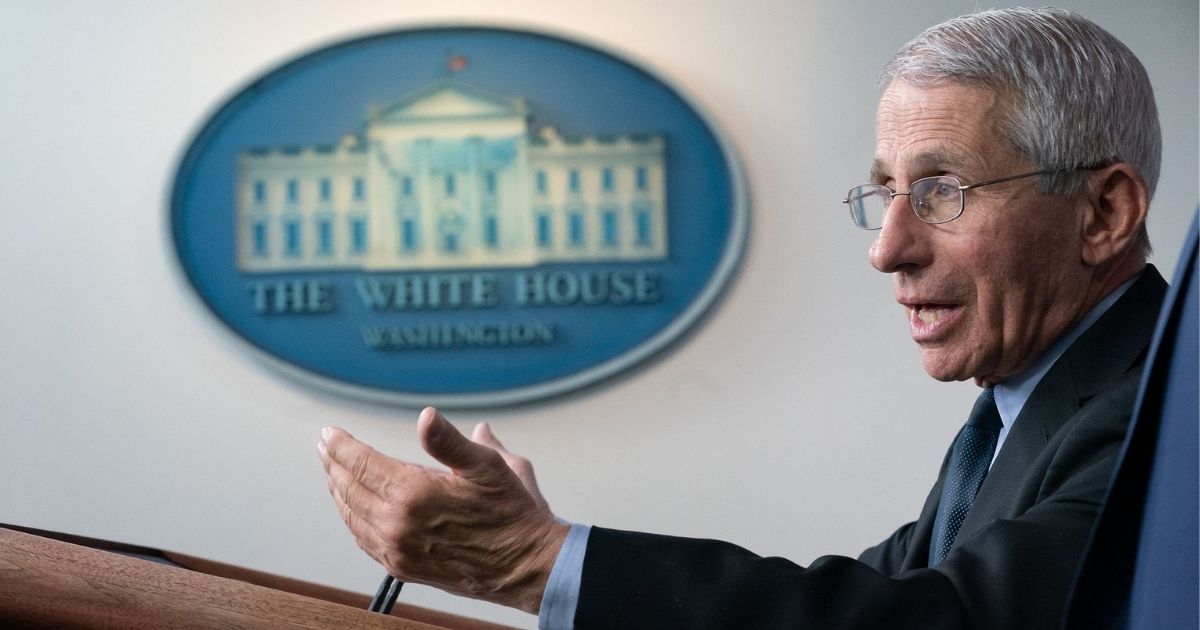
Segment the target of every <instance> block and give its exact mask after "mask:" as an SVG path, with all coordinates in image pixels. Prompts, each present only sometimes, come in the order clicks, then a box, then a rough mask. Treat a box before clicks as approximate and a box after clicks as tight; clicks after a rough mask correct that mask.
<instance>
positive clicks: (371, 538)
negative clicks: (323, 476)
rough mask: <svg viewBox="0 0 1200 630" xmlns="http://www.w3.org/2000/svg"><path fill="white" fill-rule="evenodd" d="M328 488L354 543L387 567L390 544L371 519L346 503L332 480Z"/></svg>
mask: <svg viewBox="0 0 1200 630" xmlns="http://www.w3.org/2000/svg"><path fill="white" fill-rule="evenodd" d="M328 486H329V495H330V496H331V497H333V504H334V506H335V507H336V508H337V511H338V515H339V516H341V517H342V522H344V523H345V524H346V529H349V530H350V535H352V536H353V537H354V542H356V543H357V544H358V547H359V548H360V549H362V550H363V551H364V552H366V554H367V555H368V556H371V558H373V559H374V560H375V561H376V562H378V563H380V564H382V565H384V566H385V567H386V566H387V562H386V558H387V550H388V549H389V548H390V543H389V542H388V541H387V540H385V539H384V538H383V536H382V535H381V534H380V533H379V531H378V530H377V529H376V528H375V526H374V525H373V524H372V522H371V521H370V520H369V519H366V518H363V516H362V515H361V514H359V513H358V512H356V511H355V509H354V507H353V506H351V505H350V504H349V503H347V502H346V499H345V497H344V496H343V495H342V493H341V491H340V490H339V489H338V488H337V487H336V486H335V485H334V483H333V481H332V480H330V481H329V482H328Z"/></svg>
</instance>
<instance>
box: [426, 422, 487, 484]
mask: <svg viewBox="0 0 1200 630" xmlns="http://www.w3.org/2000/svg"><path fill="white" fill-rule="evenodd" d="M417 433H418V435H419V436H420V438H421V447H422V448H424V449H425V452H426V453H429V454H430V455H432V456H433V458H434V459H436V460H438V461H439V462H441V463H442V464H445V465H446V466H449V467H450V469H451V470H453V471H454V472H455V473H456V474H458V475H460V476H463V477H467V478H468V479H472V480H474V481H478V482H491V481H498V479H497V478H496V473H497V470H498V469H502V470H507V469H508V466H507V465H506V464H505V463H504V460H502V459H501V458H500V454H499V453H497V452H496V451H495V450H493V449H492V448H490V447H488V446H484V445H483V444H476V443H475V442H472V441H471V440H468V439H467V438H466V437H465V436H464V435H463V434H462V433H459V432H458V429H456V428H454V425H452V424H450V422H449V421H447V420H446V418H444V417H443V416H442V414H441V413H440V412H438V410H437V409H434V408H433V407H426V408H425V409H424V411H422V412H421V416H420V418H418V419H417Z"/></svg>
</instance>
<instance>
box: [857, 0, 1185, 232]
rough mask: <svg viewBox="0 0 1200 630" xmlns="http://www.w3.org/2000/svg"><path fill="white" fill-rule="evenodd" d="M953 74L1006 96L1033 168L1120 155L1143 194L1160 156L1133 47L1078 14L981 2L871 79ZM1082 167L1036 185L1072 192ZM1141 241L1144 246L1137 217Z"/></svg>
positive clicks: (1003, 127) (1012, 125) (919, 80)
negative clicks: (982, 7) (982, 6)
mask: <svg viewBox="0 0 1200 630" xmlns="http://www.w3.org/2000/svg"><path fill="white" fill-rule="evenodd" d="M896 79H899V80H902V81H904V82H906V83H910V84H912V85H916V86H919V87H926V86H930V85H935V84H944V83H954V84H962V85H975V86H981V87H985V88H988V89H991V90H994V91H996V92H997V93H998V94H999V95H1000V97H1001V99H1004V101H1006V106H1005V107H1004V109H1003V111H1004V112H1005V113H1004V115H1003V116H1004V117H1003V118H1002V119H1001V120H1000V121H999V126H1000V133H1001V135H1002V137H1003V139H1004V141H1005V142H1007V143H1008V145H1009V146H1010V147H1011V148H1012V149H1013V150H1014V151H1015V152H1016V153H1017V154H1018V155H1022V156H1025V157H1027V158H1028V159H1029V160H1030V162H1032V164H1033V165H1034V167H1035V168H1036V169H1037V170H1046V171H1048V170H1056V169H1070V168H1072V167H1076V166H1084V165H1107V164H1111V163H1114V162H1125V163H1127V164H1130V165H1131V166H1133V168H1134V169H1136V170H1137V171H1138V172H1139V173H1140V174H1141V176H1142V177H1143V178H1144V179H1145V180H1146V186H1147V187H1148V189H1149V194H1150V196H1151V197H1153V196H1154V188H1155V186H1156V185H1157V184H1158V172H1159V165H1160V162H1161V160H1162V131H1161V130H1160V129H1159V124H1158V108H1157V107H1156V105H1155V103H1154V91H1153V89H1152V88H1151V87H1150V78H1149V77H1148V76H1147V74H1146V69H1145V68H1144V67H1143V66H1142V63H1141V62H1140V61H1138V58H1137V57H1136V56H1134V54H1133V51H1131V50H1129V48H1128V47H1127V46H1125V44H1122V43H1121V42H1120V41H1119V40H1118V39H1117V38H1116V37H1113V36H1112V34H1111V33H1109V32H1108V31H1106V30H1104V29H1102V28H1100V27H1099V26H1097V25H1096V24H1095V23H1093V22H1091V21H1089V20H1087V19H1086V18H1084V17H1083V16H1081V15H1079V14H1077V13H1073V12H1070V11H1065V10H1062V9H1056V8H1051V7H1047V8H1043V9H1025V8H1014V9H1001V10H991V11H983V12H980V13H975V14H972V15H965V16H962V17H958V18H955V19H953V20H949V21H947V22H943V23H942V24H938V25H937V26H934V27H932V28H930V29H928V30H926V31H925V32H924V33H921V34H920V35H918V36H917V37H916V38H915V39H913V40H912V41H910V42H909V43H907V44H905V45H904V47H903V48H901V49H900V51H899V52H897V53H896V56H895V57H893V58H892V60H891V61H890V62H888V64H887V65H886V66H884V68H883V72H882V73H881V74H880V84H881V85H884V86H886V85H887V84H889V83H891V82H892V81H893V80H896ZM1086 181H1088V180H1087V178H1086V173H1067V174H1058V175H1045V176H1042V177H1039V178H1038V190H1039V191H1040V192H1042V193H1044V194H1057V195H1074V194H1077V193H1079V192H1080V191H1081V190H1082V187H1083V185H1084V182H1086ZM1140 240H1141V242H1140V245H1141V248H1142V250H1143V253H1145V254H1147V255H1148V254H1149V252H1150V240H1149V236H1148V235H1147V234H1146V231H1145V226H1144V225H1143V226H1142V233H1141V235H1140Z"/></svg>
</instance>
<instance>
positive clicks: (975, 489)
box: [318, 9, 1166, 629]
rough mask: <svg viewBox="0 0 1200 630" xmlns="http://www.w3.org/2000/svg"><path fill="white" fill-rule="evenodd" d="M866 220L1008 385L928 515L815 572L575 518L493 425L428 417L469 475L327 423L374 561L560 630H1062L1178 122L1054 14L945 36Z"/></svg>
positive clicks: (441, 447) (938, 356)
mask: <svg viewBox="0 0 1200 630" xmlns="http://www.w3.org/2000/svg"><path fill="white" fill-rule="evenodd" d="M883 84H884V85H885V89H884V92H883V96H882V97H881V99H880V102H879V108H878V115H877V120H876V149H875V158H874V162H873V164H872V166H871V183H869V184H865V185H862V186H856V187H854V188H852V189H850V192H849V194H848V195H847V197H846V199H845V203H846V204H847V205H848V207H849V209H850V215H851V218H852V219H853V221H854V222H855V224H856V225H857V226H858V227H860V228H864V229H868V230H878V236H877V237H876V239H875V241H874V243H873V244H872V245H871V248H870V253H869V258H870V261H871V264H872V265H873V266H874V267H876V268H877V269H879V270H880V271H882V272H885V273H888V274H891V277H892V280H893V287H894V291H895V298H896V300H897V301H898V302H899V303H900V304H901V305H903V306H904V309H905V312H906V314H907V318H908V325H909V331H910V334H911V336H912V338H913V341H915V342H916V343H917V345H918V347H919V348H920V352H921V357H922V362H923V364H924V367H925V370H926V371H927V372H928V373H929V375H930V376H932V377H934V378H936V379H938V380H943V381H948V380H964V379H974V380H975V382H976V383H977V384H978V385H980V386H981V387H983V388H985V389H984V391H983V393H982V395H981V396H980V400H979V401H978V402H977V403H976V405H975V409H974V410H973V411H972V413H971V414H970V418H969V419H968V421H967V424H966V426H964V427H963V429H962V430H961V431H960V433H959V435H958V436H957V437H956V438H955V440H954V443H953V445H952V446H951V449H950V451H949V453H948V454H947V456H946V460H945V462H944V463H943V466H942V471H941V474H940V475H939V478H938V480H937V483H936V484H935V485H934V487H933V490H932V491H931V492H930V495H929V498H928V500H927V501H926V502H925V506H924V508H923V509H922V510H921V513H920V516H919V518H918V519H917V520H916V521H915V522H913V523H910V524H908V525H905V526H903V527H901V528H900V529H898V530H897V531H896V532H895V533H894V534H893V535H892V536H891V537H889V538H888V539H887V540H885V541H883V542H882V543H881V544H879V545H878V546H876V547H873V548H871V549H868V550H867V551H865V552H864V553H863V554H862V555H861V556H860V557H859V558H858V559H851V558H844V557H833V556H827V557H823V558H820V559H818V560H817V561H816V562H814V563H813V564H812V565H811V566H809V567H807V568H805V567H800V566H797V565H795V564H792V563H790V562H788V561H786V560H783V559H779V558H760V557H757V556H755V555H753V554H751V553H750V552H748V551H746V550H744V549H741V548H739V547H736V546H734V545H730V544H728V543H722V542H717V541H706V540H691V539H681V538H671V537H665V536H655V535H650V534H638V533H632V532H620V531H613V530H606V529H602V528H599V527H594V528H588V527H585V526H580V525H567V524H564V523H561V522H559V521H556V520H555V518H554V517H553V515H552V514H551V512H550V511H549V509H548V508H547V507H546V504H545V502H544V501H543V500H542V499H541V497H540V495H539V493H538V491H537V486H536V483H535V482H534V479H533V474H532V470H531V468H530V466H529V464H528V462H526V461H524V460H522V459H520V458H517V457H515V456H513V455H511V454H509V453H508V452H507V451H505V450H504V448H503V446H501V445H500V443H499V442H497V441H496V439H495V438H494V437H493V436H492V435H491V433H490V432H489V430H488V428H487V427H486V425H481V426H480V427H477V428H476V431H475V435H474V439H473V440H467V439H466V438H464V437H463V436H462V435H460V434H459V433H458V432H457V431H456V430H455V429H454V428H453V427H452V426H451V425H450V424H449V423H447V422H446V421H445V420H444V419H443V418H442V417H441V416H440V415H439V414H438V413H437V412H436V411H434V410H432V409H426V410H425V411H424V412H422V414H421V418H420V421H419V422H418V431H419V434H420V437H421V440H422V444H423V446H424V447H425V449H426V450H427V451H428V452H429V453H430V454H431V455H433V456H434V457H435V458H436V459H437V460H438V461H440V462H442V463H443V464H445V465H447V466H448V467H449V468H450V469H451V472H450V473H443V472H438V471H434V470H430V469H427V468H422V467H418V466H414V465H410V464H407V463H403V462H399V461H396V460H393V459H390V458H387V457H385V456H383V455H381V454H379V453H377V452H375V451H373V450H372V449H370V448H369V447H367V446H366V445H364V444H362V443H360V442H357V441H355V440H354V439H353V438H352V437H350V436H349V435H348V434H346V433H345V432H344V431H341V430H337V429H329V430H326V431H325V433H324V437H323V440H322V443H321V445H320V446H319V449H318V450H319V451H320V453H321V458H322V461H323V462H324V465H325V468H326V470H327V471H328V475H329V488H330V491H331V493H332V494H333V497H334V500H335V502H336V503H337V506H338V509H339V510H340V511H341V514H342V516H343V518H344V519H345V521H346V523H347V525H348V526H349V527H350V530H351V531H352V532H353V534H354V536H355V538H356V539H357V540H358V543H359V545H360V546H361V547H362V548H363V549H364V550H366V551H367V553H369V554H370V555H371V556H372V557H374V558H375V559H376V560H378V561H379V562H380V563H381V564H383V565H384V566H385V567H386V568H387V570H388V571H389V572H391V573H392V574H393V575H396V576H399V577H401V578H402V579H405V580H411V581H414V582H421V583H426V584H432V585H435V586H438V587H440V588H444V589H446V590H448V591H451V592H454V593H460V594H463V595H468V596H471V597H478V598H483V599H488V600H491V601H496V602H500V603H503V604H507V605H510V606H517V607H520V608H522V609H524V610H527V611H529V612H539V614H540V621H541V625H542V626H543V627H571V626H574V627H578V628H585V627H599V628H627V627H652V628H664V627H688V628H692V627H727V628H729V627H739V628H740V627H776V626H778V627H785V626H786V627H812V628H843V627H846V628H877V627H888V628H921V629H930V628H966V627H980V628H1030V627H1052V626H1055V625H1057V623H1058V620H1059V618H1060V616H1061V611H1062V608H1063V605H1064V599H1065V597H1066V593H1067V590H1068V588H1069V586H1070V583H1071V579H1072V577H1073V575H1074V572H1075V567H1076V565H1077V563H1078V560H1079V556H1080V553H1081V551H1082V549H1083V546H1084V544H1085V542H1086V539H1087V536H1088V532H1089V530H1090V528H1091V526H1092V522H1093V520H1094V518H1095V514H1096V510H1097V506H1098V504H1099V503H1100V500H1101V498H1102V496H1103V493H1104V490H1105V486H1106V483H1107V481H1108V478H1109V473H1110V470H1111V468H1112V462H1113V459H1114V456H1115V454H1116V451H1117V449H1118V447H1119V446H1120V444H1121V440H1122V437H1123V435H1124V433H1125V428H1126V423H1127V422H1128V416H1129V412H1130V409H1131V406H1132V402H1133V399H1134V396H1135V393H1136V387H1137V381H1138V377H1139V374H1140V368H1141V361H1142V355H1143V353H1144V350H1145V348H1146V346H1147V343H1148V341H1149V338H1150V336H1151V333H1152V329H1153V326H1154V321H1155V316H1156V314H1157V311H1158V305H1159V303H1160V302H1161V300H1162V297H1163V294H1164V291H1165V288H1166V285H1165V283H1164V282H1163V280H1162V278H1161V277H1160V276H1159V274H1158V273H1157V271H1155V270H1154V268H1153V267H1151V266H1148V265H1146V257H1147V255H1148V252H1149V242H1148V240H1147V236H1146V231H1145V226H1144V222H1145V218H1146V212H1147V208H1148V205H1149V199H1150V196H1151V193H1152V191H1153V189H1154V185H1155V181H1156V179H1157V177H1158V162H1159V155H1160V145H1161V139H1160V132H1159V128H1158V120H1157V112H1156V108H1155V104H1154V98H1153V95H1152V92H1151V88H1150V84H1149V80H1148V78H1147V76H1146V73H1145V70H1144V69H1143V68H1142V66H1141V64H1140V63H1139V62H1138V60H1137V59H1136V58H1135V57H1134V56H1133V54H1132V53H1131V52H1130V51H1129V50H1128V49H1127V48H1126V47H1125V46H1124V45H1123V44H1121V43H1120V42H1119V41H1117V40H1116V39H1115V38H1113V37H1112V36H1111V35H1110V34H1109V33H1107V32H1105V31H1104V30H1102V29H1100V28H1099V27H1098V26H1096V25H1095V24H1093V23H1091V22H1089V21H1087V20H1085V19H1083V18H1082V17H1080V16H1078V15H1074V14H1071V13H1067V12H1064V11H1058V10H1053V9H1044V10H1024V9H1015V10H1005V11H989V12H984V13H979V14H975V15H970V16H966V17H963V18H958V19H955V20H951V21H949V22H946V23H944V24H941V25H938V26H935V27H933V28H931V29H929V30H928V31H926V32H925V33H923V34H922V35H920V36H919V37H917V38H916V39H914V40H913V41H912V42H910V43H909V44H907V45H906V46H905V47H904V48H902V49H901V50H900V51H899V53H897V55H896V56H895V58H894V59H892V61H891V62H890V63H889V64H888V65H887V67H886V68H885V70H884V73H883Z"/></svg>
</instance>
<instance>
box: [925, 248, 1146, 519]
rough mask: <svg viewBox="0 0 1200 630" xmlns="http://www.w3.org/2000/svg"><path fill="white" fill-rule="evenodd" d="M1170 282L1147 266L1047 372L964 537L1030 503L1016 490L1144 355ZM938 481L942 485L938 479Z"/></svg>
mask: <svg viewBox="0 0 1200 630" xmlns="http://www.w3.org/2000/svg"><path fill="white" fill-rule="evenodd" d="M1166 288H1167V284H1166V282H1165V281H1164V280H1163V279H1162V276H1161V275H1159V273H1158V270H1157V269H1155V268H1154V266H1153V265H1147V266H1146V268H1145V270H1144V271H1143V273H1142V275H1141V277H1139V278H1138V279H1137V280H1136V281H1135V282H1134V283H1133V285H1132V286H1130V287H1129V290H1128V291H1126V292H1125V295H1123V296H1121V299H1119V300H1117V302H1116V303H1115V304H1113V305H1112V307H1111V308H1109V309H1108V311H1107V312H1106V313H1105V314H1104V315H1102V316H1101V317H1100V319H1098V320H1097V321H1096V323H1095V324H1093V325H1092V327H1091V328H1089V329H1088V330H1087V331H1086V332H1084V333H1083V334H1082V335H1080V336H1079V338H1078V339H1076V340H1075V343H1073V344H1072V345H1071V347H1070V348H1068V349H1067V350H1066V352H1064V353H1063V355H1062V356H1061V357H1059V359H1058V361H1056V362H1055V363H1054V365H1053V366H1052V367H1051V368H1050V369H1049V370H1048V371H1047V372H1046V375H1045V376H1043V377H1042V380H1041V381H1040V382H1039V383H1038V385H1037V387H1035V388H1034V390H1033V393H1032V394H1031V395H1030V397H1029V400H1028V401H1027V402H1026V403H1025V406H1024V407H1023V408H1022V409H1021V413H1020V415H1018V416H1017V419H1016V421H1015V422H1014V424H1013V427H1012V429H1011V430H1010V431H1009V434H1008V437H1007V438H1006V439H1005V441H1004V445H1003V447H1001V450H1000V454H999V456H998V457H997V458H996V461H995V463H994V464H993V465H992V469H991V470H990V471H989V472H988V475H987V477H986V478H985V479H984V482H983V486H982V487H980V489H979V494H977V495H976V497H975V503H974V505H972V507H971V511H970V512H969V513H968V514H967V518H966V520H965V521H964V522H963V525H962V528H961V529H960V530H959V534H958V540H959V541H962V540H965V539H968V538H970V537H971V535H972V534H974V533H975V532H976V531H978V530H979V529H981V528H983V527H986V526H987V525H989V524H990V523H992V522H993V521H995V520H996V519H997V518H1011V517H1014V516H1018V515H1019V512H1023V511H1024V509H1025V507H1028V506H1023V505H1013V504H1014V499H1015V498H1017V496H1016V493H1015V489H1018V488H1021V487H1022V485H1023V484H1022V482H1023V480H1024V479H1026V478H1027V476H1028V474H1029V472H1030V470H1031V469H1032V467H1033V465H1034V462H1035V461H1036V460H1037V458H1038V457H1039V456H1040V455H1041V454H1042V451H1043V450H1045V447H1046V444H1047V443H1048V442H1049V441H1050V440H1051V439H1052V438H1053V437H1054V435H1055V434H1057V433H1058V431H1059V430H1060V429H1061V428H1062V427H1063V425H1064V424H1066V423H1067V422H1068V421H1069V420H1070V419H1071V418H1073V417H1074V416H1075V415H1076V413H1077V412H1078V411H1079V409H1080V408H1081V407H1082V406H1083V405H1084V404H1085V403H1086V402H1087V401H1088V400H1090V399H1091V398H1092V397H1093V396H1095V395H1096V394H1097V393H1099V392H1100V391H1102V390H1103V389H1104V388H1105V387H1107V386H1109V385H1110V384H1111V383H1112V382H1113V381H1114V380H1116V379H1117V378H1119V377H1120V376H1121V375H1122V374H1125V373H1126V372H1127V371H1128V370H1129V369H1131V368H1133V367H1134V366H1135V365H1137V364H1139V363H1140V362H1141V361H1142V359H1143V358H1144V357H1143V355H1144V353H1145V350H1146V347H1147V345H1148V344H1149V343H1150V337H1151V335H1152V333H1153V331H1154V322H1155V319H1156V318H1157V315H1158V310H1159V306H1160V305H1161V303H1162V298H1163V295H1164V294H1165V292H1166ZM937 486H938V488H939V489H940V488H941V480H940V479H939V482H938V484H937ZM935 510H936V505H935ZM1014 510H1019V511H1018V512H1014ZM931 520H932V519H931ZM930 526H931V527H932V524H930ZM930 531H932V530H930Z"/></svg>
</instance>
